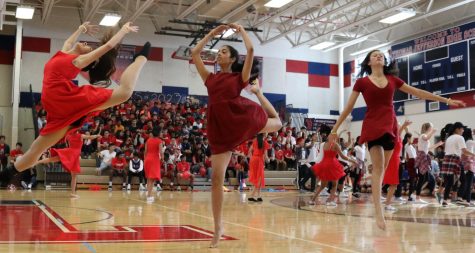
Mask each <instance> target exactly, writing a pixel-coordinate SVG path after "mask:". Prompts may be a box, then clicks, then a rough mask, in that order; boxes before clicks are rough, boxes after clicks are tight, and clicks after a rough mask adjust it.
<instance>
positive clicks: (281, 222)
mask: <svg viewBox="0 0 475 253" xmlns="http://www.w3.org/2000/svg"><path fill="white" fill-rule="evenodd" d="M79 194H80V196H81V197H80V198H79V199H71V198H69V192H67V191H44V190H37V191H32V192H27V191H21V190H17V191H5V190H2V191H0V198H1V199H2V200H1V202H0V217H1V218H0V227H1V230H0V252H51V253H52V252H105V253H107V252H190V251H197V252H272V253H278V252H433V253H435V252H462V251H463V252H472V251H473V250H475V229H474V227H475V208H460V207H455V206H454V207H451V208H444V209H442V208H440V207H438V206H436V205H435V204H428V205H415V204H414V205H396V207H397V208H398V211H397V212H395V213H386V216H387V219H388V229H387V231H381V230H379V229H377V228H376V226H375V225H374V221H373V219H372V215H373V208H372V204H371V203H370V201H369V197H370V195H363V197H362V198H360V199H352V198H349V199H342V201H343V202H344V203H342V204H340V205H338V206H337V207H326V206H324V205H317V206H308V205H307V204H306V202H307V201H308V200H309V197H310V195H309V194H299V193H298V192H296V191H289V192H269V193H266V194H265V195H264V202H263V203H258V204H255V203H252V204H250V203H247V201H246V200H247V196H246V193H239V192H229V193H225V203H224V221H225V236H224V237H223V239H222V242H221V244H220V246H219V248H217V249H209V248H208V245H209V242H210V239H211V237H212V232H211V231H212V229H213V222H212V214H211V205H210V193H209V192H193V193H191V192H170V191H164V192H159V193H158V197H157V198H156V201H155V203H153V204H147V203H146V200H145V195H144V194H140V193H139V192H137V191H132V192H122V191H113V192H106V191H99V192H93V191H80V192H79ZM427 200H431V199H427Z"/></svg>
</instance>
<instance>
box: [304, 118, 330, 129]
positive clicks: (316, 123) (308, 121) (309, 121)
mask: <svg viewBox="0 0 475 253" xmlns="http://www.w3.org/2000/svg"><path fill="white" fill-rule="evenodd" d="M304 124H305V127H306V128H307V130H309V131H317V129H318V128H319V127H320V126H321V125H323V124H325V125H327V126H329V127H333V126H334V125H335V124H336V120H335V119H316V118H305V120H304Z"/></svg>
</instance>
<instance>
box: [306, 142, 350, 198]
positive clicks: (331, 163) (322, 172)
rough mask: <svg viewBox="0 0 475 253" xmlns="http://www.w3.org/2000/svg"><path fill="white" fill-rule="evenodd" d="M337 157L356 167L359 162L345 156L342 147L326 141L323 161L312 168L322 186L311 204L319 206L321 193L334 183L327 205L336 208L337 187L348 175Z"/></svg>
mask: <svg viewBox="0 0 475 253" xmlns="http://www.w3.org/2000/svg"><path fill="white" fill-rule="evenodd" d="M337 155H338V156H340V157H341V158H343V159H344V160H347V161H349V162H351V163H353V164H354V165H355V166H356V164H357V161H356V160H354V159H352V158H350V157H348V156H346V155H344V154H343V152H342V151H341V148H340V145H338V144H337V143H336V142H334V141H326V142H325V144H323V159H322V161H321V162H319V163H316V164H315V165H313V166H312V170H313V173H314V174H315V176H316V177H318V178H319V179H320V181H321V184H320V186H319V187H318V189H317V191H316V192H315V194H314V195H313V197H312V199H311V200H310V201H309V204H311V205H315V204H319V201H318V197H319V196H320V193H321V192H322V190H323V189H325V187H326V186H327V184H328V182H332V184H333V187H332V189H331V193H330V197H329V198H328V200H327V205H329V206H336V201H335V200H336V198H337V195H336V190H337V187H336V185H337V184H338V180H339V179H340V178H341V177H343V176H345V175H346V173H345V171H344V169H343V166H342V165H341V163H340V161H338V156H337Z"/></svg>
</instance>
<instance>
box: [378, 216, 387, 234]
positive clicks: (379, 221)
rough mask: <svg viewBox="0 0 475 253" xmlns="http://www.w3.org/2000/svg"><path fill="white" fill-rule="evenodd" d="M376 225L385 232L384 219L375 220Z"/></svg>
mask: <svg viewBox="0 0 475 253" xmlns="http://www.w3.org/2000/svg"><path fill="white" fill-rule="evenodd" d="M376 225H377V226H378V228H379V229H381V230H383V231H386V220H384V217H381V218H376Z"/></svg>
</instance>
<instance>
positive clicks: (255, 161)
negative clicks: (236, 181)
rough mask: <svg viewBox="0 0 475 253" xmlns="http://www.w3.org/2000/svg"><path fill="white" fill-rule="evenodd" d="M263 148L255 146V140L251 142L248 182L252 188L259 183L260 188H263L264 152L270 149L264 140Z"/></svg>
mask: <svg viewBox="0 0 475 253" xmlns="http://www.w3.org/2000/svg"><path fill="white" fill-rule="evenodd" d="M263 144H264V145H263V147H262V148H261V149H260V148H259V145H258V144H257V139H254V141H253V142H252V156H251V159H250V160H249V182H251V183H252V184H253V185H254V186H259V181H260V182H261V188H262V187H264V186H265V183H266V182H265V180H264V167H265V164H264V152H267V150H268V149H269V148H270V145H269V143H267V142H266V141H265V140H264V143H263Z"/></svg>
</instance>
